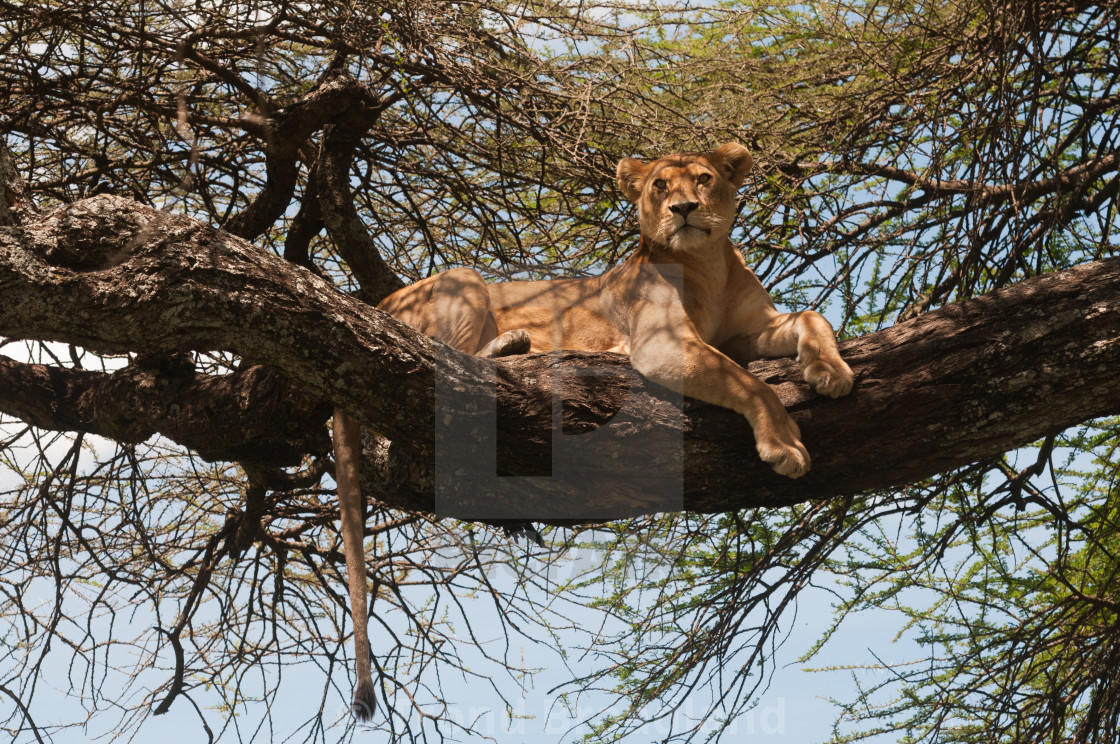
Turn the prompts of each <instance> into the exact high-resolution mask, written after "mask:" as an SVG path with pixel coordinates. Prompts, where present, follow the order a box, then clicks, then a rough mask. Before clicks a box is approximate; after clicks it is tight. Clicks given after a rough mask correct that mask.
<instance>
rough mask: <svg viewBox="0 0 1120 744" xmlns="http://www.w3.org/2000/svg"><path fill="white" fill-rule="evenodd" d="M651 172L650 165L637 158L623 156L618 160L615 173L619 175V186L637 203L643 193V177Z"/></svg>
mask: <svg viewBox="0 0 1120 744" xmlns="http://www.w3.org/2000/svg"><path fill="white" fill-rule="evenodd" d="M648 172H649V166H648V165H646V164H645V163H643V162H642V161H641V160H637V159H635V158H623V159H622V160H619V161H618V169H617V170H616V171H615V175H616V176H617V177H618V187H619V188H620V189H622V193H623V194H625V195H626V198H627V199H629V200H630V201H632V202H634V203H637V201H638V198H639V197H641V195H642V179H643V178H645V175H646V173H648Z"/></svg>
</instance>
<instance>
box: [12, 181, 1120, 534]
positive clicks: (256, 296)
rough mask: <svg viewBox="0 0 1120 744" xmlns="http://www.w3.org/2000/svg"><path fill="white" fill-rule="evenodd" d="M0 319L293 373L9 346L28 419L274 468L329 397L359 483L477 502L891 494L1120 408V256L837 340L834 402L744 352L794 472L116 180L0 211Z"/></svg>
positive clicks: (571, 367) (446, 508)
mask: <svg viewBox="0 0 1120 744" xmlns="http://www.w3.org/2000/svg"><path fill="white" fill-rule="evenodd" d="M0 335H3V336H8V337H22V338H35V339H45V340H48V339H49V340H56V341H65V342H72V343H76V344H80V345H82V346H85V347H87V348H90V349H93V350H97V351H102V352H126V351H132V352H144V353H145V354H161V355H167V354H175V353H178V352H183V351H186V350H192V349H200V350H216V349H222V350H228V351H232V352H234V353H237V354H239V355H241V356H242V357H243V358H245V359H246V360H247V361H249V362H251V363H253V364H260V365H265V366H267V367H269V368H270V369H272V370H277V371H279V372H281V373H283V375H285V376H286V378H287V380H289V381H290V382H286V381H284V380H280V379H279V378H278V376H277V375H275V374H272V373H268V374H265V373H264V372H263V371H253V370H246V371H245V372H242V373H238V374H235V375H231V376H230V377H228V378H224V379H223V378H217V379H199V378H197V377H196V376H195V375H194V373H193V371H191V370H186V371H184V370H170V371H168V370H162V371H161V370H154V371H153V370H145V369H143V368H142V365H132V366H131V367H130V368H129V369H128V370H126V371H123V372H120V373H117V374H114V375H112V376H106V375H98V374H94V373H86V372H80V371H64V370H57V369H46V368H35V367H32V366H31V365H22V364H19V363H17V362H14V361H12V360H7V359H4V360H0V410H2V411H4V412H5V413H9V414H12V415H15V416H18V417H20V418H22V419H24V420H26V421H28V422H30V423H34V424H35V425H37V426H42V427H47V428H57V429H82V430H85V431H92V432H96V433H102V434H105V435H106V436H110V437H114V438H117V439H121V440H126V441H135V440H136V439H141V438H143V437H145V436H148V435H149V434H150V433H151V432H154V431H160V432H163V433H164V434H166V435H167V436H169V437H171V438H173V439H175V440H177V441H180V442H182V443H184V444H186V445H187V446H190V447H192V448H194V449H196V450H197V451H199V452H200V453H202V454H204V455H205V456H207V457H210V458H214V459H238V460H246V459H248V460H250V461H258V462H261V463H262V464H284V463H290V462H293V461H294V460H293V458H294V457H295V456H296V455H297V454H298V453H299V452H300V451H301V450H302V451H306V452H309V453H316V454H317V453H319V452H321V451H322V449H323V438H322V437H323V436H324V435H325V431H324V429H323V426H322V423H323V419H324V413H323V411H324V409H323V407H322V405H323V404H331V405H338V406H341V407H343V408H344V409H346V410H348V411H351V412H352V413H353V414H354V415H355V416H356V417H357V418H358V419H359V420H360V421H362V422H363V423H364V424H365V425H366V426H367V427H369V428H370V429H373V430H376V431H377V432H378V433H379V434H381V435H383V436H384V437H385V438H387V439H388V440H392V441H393V443H394V444H393V445H391V446H389V445H387V444H386V442H385V440H383V439H378V438H372V437H371V438H367V444H368V445H369V446H367V448H366V457H365V463H364V465H365V467H364V471H363V483H364V485H365V487H366V489H367V493H368V494H370V495H371V496H373V497H376V498H379V499H382V500H383V501H385V502H387V503H389V504H391V505H393V506H397V507H401V508H406V509H414V510H421V511H433V510H434V511H436V512H438V513H442V514H452V515H460V516H465V517H468V518H484V519H497V518H503V517H508V518H526V517H527V518H533V519H539V520H542V521H553V522H569V521H584V520H592V519H606V518H612V517H621V516H626V515H632V514H639V513H646V512H651V511H660V510H666V509H677V508H683V509H689V510H699V511H723V510H729V509H737V508H741V507H749V506H764V505H765V506H773V505H781V504H790V503H795V502H799V501H805V500H808V499H813V498H827V497H831V496H837V495H840V494H849V493H856V492H861V491H865V490H867V489H875V488H892V487H901V486H904V485H906V484H909V483H913V482H915V481H916V480H919V479H921V478H923V477H926V476H929V475H932V474H934V473H937V472H940V471H944V470H946V469H949V468H953V467H956V466H961V465H964V464H967V463H971V462H976V461H979V460H983V459H985V458H990V457H993V456H996V455H998V454H999V453H1001V452H1004V451H1007V450H1008V449H1011V448H1014V447H1016V446H1019V445H1022V444H1025V443H1028V442H1030V441H1033V440H1036V439H1039V438H1041V437H1043V436H1046V435H1048V434H1051V433H1054V432H1057V431H1060V430H1062V429H1063V428H1065V427H1068V426H1070V425H1072V424H1075V423H1078V422H1080V421H1084V420H1087V419H1089V418H1092V417H1095V416H1101V415H1105V414H1116V413H1120V392H1118V389H1117V386H1116V383H1115V379H1114V377H1115V370H1116V369H1117V368H1120V260H1108V261H1100V262H1096V263H1092V264H1086V265H1083V266H1079V267H1076V268H1074V269H1070V270H1068V271H1064V272H1060V273H1057V274H1052V275H1048V276H1044V277H1039V278H1036V279H1031V280H1028V281H1024V282H1022V283H1020V284H1018V285H1015V286H1013V287H1010V288H1008V289H1005V290H1002V291H1000V292H997V293H994V294H992V295H989V296H986V297H981V298H978V299H975V300H971V301H968V302H965V303H961V304H958V305H953V306H949V307H946V308H944V309H941V310H938V311H936V312H931V313H928V314H926V315H923V316H920V317H918V318H916V319H913V320H910V321H907V322H904V323H900V324H898V325H896V326H894V327H892V328H889V329H886V330H883V331H880V332H877V333H873V334H870V335H867V336H864V337H862V338H859V339H854V340H851V341H848V342H846V343H844V344H842V347H841V349H842V352H843V353H844V355H845V358H846V359H847V360H848V361H849V363H850V364H851V366H852V368H853V369H854V370H855V372H856V375H857V383H856V388H855V391H854V392H853V393H852V395H850V396H849V397H847V398H844V399H840V400H835V401H834V400H828V399H824V398H822V397H820V396H817V395H815V394H814V393H812V392H811V391H810V390H809V388H808V387H807V386H806V385H805V384H804V383H803V382H801V381H800V379H799V373H798V370H797V368H796V364H795V363H794V362H793V361H792V360H772V361H764V362H756V363H754V364H752V365H751V366H750V368H751V370H752V371H754V372H755V373H756V374H757V375H759V376H760V377H762V378H763V379H764V380H766V381H768V382H769V383H770V384H772V385H773V386H774V387H775V389H776V390H777V392H778V395H779V397H780V398H781V399H782V401H783V402H784V403H785V404H786V405H787V407H789V409H790V411H791V412H792V413H793V415H794V417H795V419H796V420H797V422H798V424H799V425H800V427H801V431H802V435H803V439H804V441H805V444H806V446H807V447H808V449H809V452H810V453H811V455H812V456H813V471H812V472H811V473H810V474H809V475H808V476H806V477H805V478H802V479H800V480H797V481H790V480H787V479H784V478H781V477H779V476H777V475H774V474H773V473H771V472H770V470H769V469H768V468H766V467H764V466H763V465H762V464H761V462H759V460H758V458H757V456H756V455H755V453H754V445H753V437H752V435H751V431H750V427H749V426H748V425H747V422H746V421H745V420H743V419H742V418H741V417H739V416H738V415H736V414H734V413H732V412H730V411H727V410H724V409H720V408H716V407H713V406H707V405H702V404H698V403H694V402H688V403H686V404H685V405H684V407H683V413H682V410H681V407H680V406H679V405H678V403H679V401H678V402H677V403H675V402H674V401H673V396H671V395H668V394H666V392H665V391H664V390H662V389H660V388H657V387H656V386H654V385H651V384H650V383H647V382H645V381H644V380H642V379H641V378H640V377H639V376H637V375H636V374H634V373H633V372H632V371H631V370H630V368H629V366H628V364H627V360H626V359H625V358H624V357H621V356H618V355H611V354H585V353H575V352H565V353H562V354H559V355H555V356H553V355H533V356H523V357H513V358H509V359H505V360H501V361H499V362H498V363H496V364H495V363H494V362H490V361H487V360H481V359H475V358H473V357H466V356H463V355H461V354H458V353H456V352H453V351H451V350H450V349H448V348H447V347H445V346H443V345H442V344H439V343H436V342H434V341H432V340H430V339H427V338H425V337H423V336H421V335H419V334H417V333H415V332H413V331H412V330H411V329H409V328H407V327H404V326H402V325H400V324H399V323H396V322H395V321H394V320H393V319H391V318H389V317H388V316H386V315H384V314H383V313H380V312H378V311H376V310H374V309H372V308H370V307H369V306H368V305H366V304H364V303H362V302H359V301H358V300H356V299H354V298H351V297H347V296H345V295H343V294H340V293H339V292H337V291H336V290H335V289H334V288H333V287H332V286H331V285H330V284H328V283H327V282H325V281H323V280H322V279H320V278H318V277H316V276H314V275H312V274H311V273H310V272H308V271H306V270H303V269H301V268H299V267H296V266H293V265H292V264H291V263H289V262H286V261H284V260H282V259H280V258H278V257H275V256H272V255H270V254H268V253H266V252H264V251H261V250H260V249H258V248H255V247H253V246H251V245H250V244H248V243H246V242H245V241H243V240H241V239H239V238H236V237H233V236H231V235H229V234H227V233H223V232H220V231H217V230H214V229H212V228H210V227H207V226H205V225H202V224H200V223H198V222H195V221H193V220H190V219H187V218H183V217H173V216H170V215H168V214H165V213H161V212H158V211H156V210H153V209H150V208H147V207H144V206H141V205H139V204H136V203H134V202H131V201H128V200H125V199H121V198H117V197H110V196H101V197H95V198H92V199H88V200H85V201H81V202H78V203H75V204H72V205H69V206H67V207H64V208H62V209H59V210H56V211H55V212H53V213H51V214H48V215H45V216H43V217H41V218H37V219H35V220H33V221H30V222H26V221H25V223H24V225H23V226H22V227H9V228H3V229H0ZM436 380H438V383H437V382H436ZM114 386H115V387H114ZM556 387H559V388H560V389H561V390H562V393H561V396H560V397H562V399H563V405H562V407H560V406H559V404H558V403H557V405H556V407H557V410H556V411H555V412H554V410H553V409H554V396H553V391H554V389H555V388H556ZM108 390H112V391H113V392H112V393H107V392H105V391H108ZM97 391H101V392H100V393H99V392H97ZM494 391H496V393H495V392H494ZM495 396H496V397H495ZM495 400H496V403H495V402H494V401H495ZM557 400H558V399H557ZM320 401H322V402H323V404H321V403H320ZM437 406H438V408H437ZM184 412H187V413H189V414H190V415H185V414H184ZM554 420H555V421H557V422H558V423H559V426H558V427H554V426H553V421H554ZM437 422H438V425H437ZM554 429H555V431H554ZM254 453H255V454H254ZM437 494H438V497H437Z"/></svg>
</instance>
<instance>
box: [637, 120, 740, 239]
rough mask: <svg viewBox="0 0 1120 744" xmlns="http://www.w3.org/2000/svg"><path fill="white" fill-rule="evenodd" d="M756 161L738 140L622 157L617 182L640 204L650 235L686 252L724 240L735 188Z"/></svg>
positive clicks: (644, 226)
mask: <svg viewBox="0 0 1120 744" xmlns="http://www.w3.org/2000/svg"><path fill="white" fill-rule="evenodd" d="M753 164H754V161H753V160H751V156H750V153H748V152H747V148H745V147H743V146H742V145H740V144H738V143H735V142H729V143H727V144H726V145H721V146H720V147H717V148H716V149H715V150H712V151H711V152H706V153H696V152H688V153H677V154H675V155H666V156H665V157H663V158H658V159H657V160H654V161H653V162H650V163H643V162H642V161H641V160H636V159H635V158H623V159H622V160H621V161H620V162H619V164H618V171H617V175H618V186H619V188H621V189H622V193H624V194H625V195H626V198H627V199H629V200H630V201H632V202H634V203H635V204H637V205H638V223H639V224H640V225H641V229H642V235H643V236H645V238H646V239H648V240H652V241H653V242H655V243H657V244H659V245H663V246H667V247H668V248H671V249H673V250H681V251H686V250H690V249H693V248H698V247H700V246H703V245H707V244H709V243H711V242H713V240H720V241H722V238H723V236H724V235H726V234H727V231H728V230H729V229H730V228H731V220H732V219H733V217H734V216H735V192H736V191H737V190H738V189H739V187H740V186H742V185H743V181H744V179H746V177H747V174H748V173H750V170H751V166H752V165H753Z"/></svg>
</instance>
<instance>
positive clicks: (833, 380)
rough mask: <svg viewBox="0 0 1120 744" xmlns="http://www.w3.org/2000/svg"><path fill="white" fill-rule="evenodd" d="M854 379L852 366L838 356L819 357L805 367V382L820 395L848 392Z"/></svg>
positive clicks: (831, 396) (837, 394)
mask: <svg viewBox="0 0 1120 744" xmlns="http://www.w3.org/2000/svg"><path fill="white" fill-rule="evenodd" d="M854 379H855V376H854V375H853V374H852V368H851V367H849V366H848V364H847V362H845V361H844V360H843V359H841V358H840V357H834V358H832V359H827V358H821V359H818V360H817V361H815V362H813V363H812V364H810V365H808V366H807V367H805V382H807V383H809V384H810V385H812V386H813V389H814V390H816V391H817V392H818V393H820V394H821V395H827V396H828V397H830V398H839V397H841V396H844V395H847V394H848V393H850V392H851V391H852V382H853V381H854Z"/></svg>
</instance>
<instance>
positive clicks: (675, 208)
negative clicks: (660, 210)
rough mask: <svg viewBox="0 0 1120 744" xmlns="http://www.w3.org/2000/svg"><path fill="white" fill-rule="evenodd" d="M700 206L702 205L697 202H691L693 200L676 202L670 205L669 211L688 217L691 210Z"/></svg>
mask: <svg viewBox="0 0 1120 744" xmlns="http://www.w3.org/2000/svg"><path fill="white" fill-rule="evenodd" d="M698 206H700V205H699V204H697V203H696V202H691V201H686V202H677V203H676V204H670V205H669V211H670V212H676V213H677V214H679V215H680V216H681V217H687V216H688V214H689V212H691V211H692V210H694V209H696V208H697V207H698Z"/></svg>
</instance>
